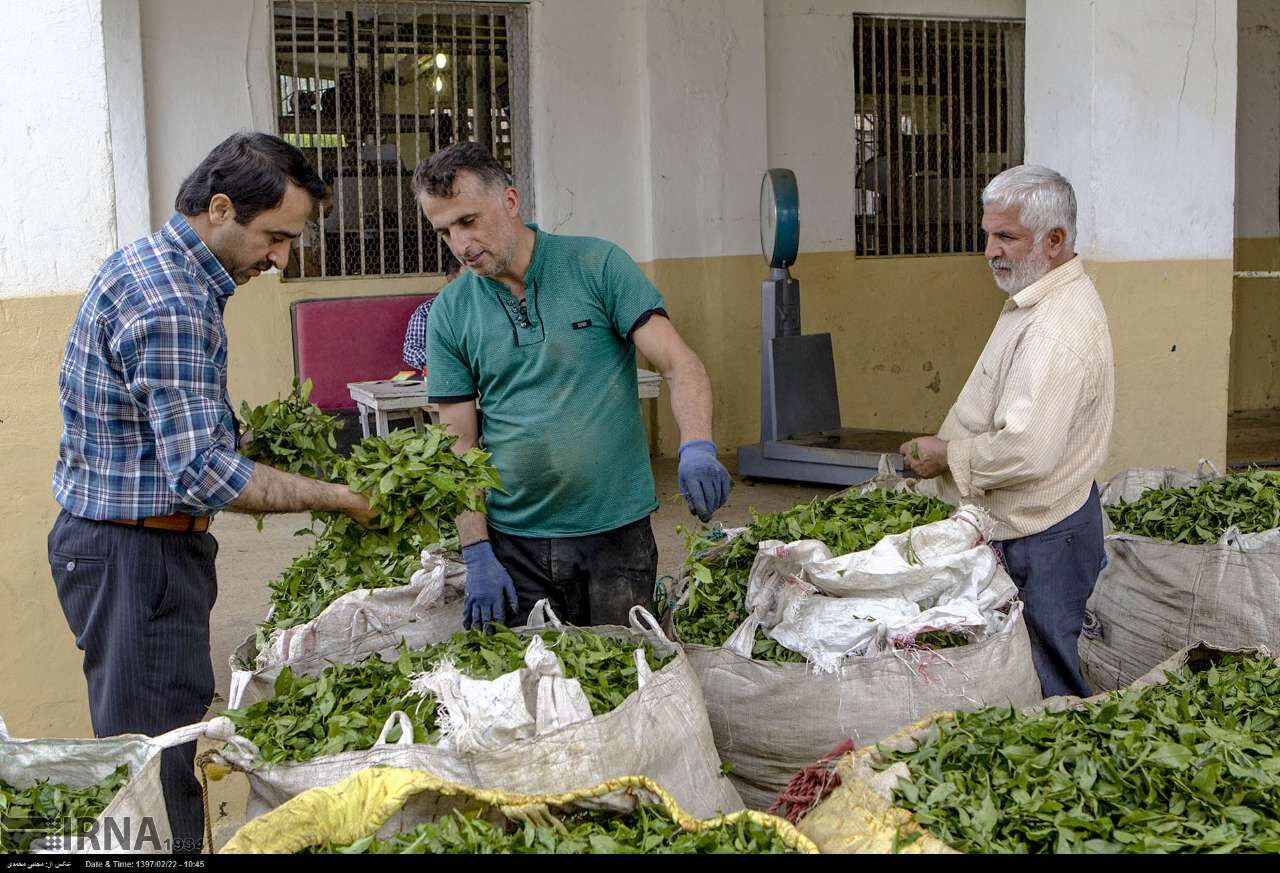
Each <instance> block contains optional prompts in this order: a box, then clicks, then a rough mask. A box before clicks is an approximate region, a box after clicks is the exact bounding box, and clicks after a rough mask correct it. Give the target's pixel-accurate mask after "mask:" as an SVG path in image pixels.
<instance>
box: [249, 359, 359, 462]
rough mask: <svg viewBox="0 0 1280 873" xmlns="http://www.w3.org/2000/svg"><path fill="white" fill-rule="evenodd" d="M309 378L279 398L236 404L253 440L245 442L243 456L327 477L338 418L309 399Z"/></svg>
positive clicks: (334, 450) (334, 454)
mask: <svg viewBox="0 0 1280 873" xmlns="http://www.w3.org/2000/svg"><path fill="white" fill-rule="evenodd" d="M310 397H311V380H310V379H308V380H307V381H305V382H303V383H301V384H299V383H298V380H297V379H294V380H293V390H292V391H290V392H289V396H288V397H285V398H283V399H280V398H277V399H276V400H272V401H271V402H269V403H264V404H263V405H261V406H254V407H250V406H249V404H248V403H241V404H240V417H241V419H243V421H244V424H245V426H246V427H247V428H248V429H249V430H250V432H251V433H252V435H253V439H252V440H250V441H249V442H248V443H246V444H245V446H244V448H243V451H244V455H245V457H247V458H248V459H249V460H251V461H261V462H262V463H264V464H266V465H267V466H269V467H275V468H276V469H277V470H285V471H287V472H290V473H303V474H306V475H308V476H313V477H315V478H318V479H328V478H329V477H330V475H331V473H332V471H333V468H334V465H335V464H336V463H337V461H338V460H339V455H338V452H337V448H338V441H337V439H336V438H335V436H334V434H336V433H337V432H338V431H339V430H341V429H342V421H341V420H340V419H337V418H334V417H333V416H331V415H325V414H324V413H323V412H321V411H320V407H318V406H316V405H315V404H314V403H312V402H311V400H310Z"/></svg>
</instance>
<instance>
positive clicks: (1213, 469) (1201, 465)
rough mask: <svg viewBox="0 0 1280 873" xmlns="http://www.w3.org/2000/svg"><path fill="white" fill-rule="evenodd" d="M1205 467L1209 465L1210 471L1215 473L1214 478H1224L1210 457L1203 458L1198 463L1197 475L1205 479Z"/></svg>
mask: <svg viewBox="0 0 1280 873" xmlns="http://www.w3.org/2000/svg"><path fill="white" fill-rule="evenodd" d="M1205 467H1208V468H1209V471H1210V472H1212V473H1213V478H1215V479H1221V478H1222V474H1221V473H1219V472H1218V468H1217V467H1216V466H1215V465H1214V463H1213V461H1210V460H1209V459H1208V458H1201V459H1200V463H1198V464H1196V475H1197V476H1199V477H1200V478H1202V479H1203V478H1204V469H1205Z"/></svg>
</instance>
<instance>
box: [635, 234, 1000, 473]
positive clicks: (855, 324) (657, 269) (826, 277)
mask: <svg viewBox="0 0 1280 873" xmlns="http://www.w3.org/2000/svg"><path fill="white" fill-rule="evenodd" d="M644 267H645V269H646V271H647V273H648V274H649V277H650V278H651V279H652V280H653V282H654V284H656V285H657V286H658V288H659V290H661V291H662V293H663V295H664V296H665V297H666V299H667V303H668V309H669V311H670V313H671V316H672V318H673V320H674V322H675V324H676V326H677V328H678V329H679V330H680V332H681V334H682V335H683V336H684V337H685V339H686V341H687V342H688V343H689V345H690V346H691V347H692V348H693V349H694V350H695V351H696V352H697V353H698V354H699V355H700V356H701V357H702V359H703V363H705V364H706V366H707V369H708V371H709V372H710V373H711V379H712V387H713V389H714V392H715V437H716V442H717V443H718V444H719V446H720V447H721V449H732V448H736V447H737V446H739V445H743V444H746V443H750V442H755V441H757V440H759V438H760V437H759V435H760V400H759V397H760V353H759V348H760V283H761V281H762V280H763V279H764V278H765V277H766V275H767V272H768V271H767V268H766V267H765V264H764V262H763V261H762V260H761V258H760V257H758V256H747V257H734V258H704V259H690V260H668V261H657V262H654V263H650V264H646V265H644ZM793 275H794V276H795V277H796V278H797V279H799V280H800V285H801V291H800V294H801V317H802V322H803V327H804V331H805V332H806V333H822V332H829V333H831V335H832V345H833V348H834V353H835V360H836V378H837V382H838V387H839V392H840V415H841V419H842V422H843V424H844V425H845V426H846V427H869V428H878V429H883V430H916V431H928V430H936V429H937V427H938V426H939V425H941V424H942V419H943V417H944V416H945V415H946V413H947V410H948V409H949V408H950V407H951V404H952V402H954V400H955V398H956V396H957V395H958V394H959V393H960V389H961V388H962V387H963V386H964V381H965V379H966V378H968V375H969V370H970V369H972V367H973V364H974V362H975V361H976V360H977V359H978V353H979V352H981V351H982V346H983V344H984V343H985V342H986V338H987V336H988V334H989V333H990V332H991V327H992V325H993V324H994V323H995V319H996V317H997V316H998V315H999V313H1000V306H1001V303H1002V301H1003V297H1004V295H1003V294H1002V293H1001V292H1000V290H999V289H997V288H996V287H995V285H994V284H993V283H992V282H991V273H990V270H989V269H988V268H987V266H986V262H985V261H984V260H983V259H982V258H981V257H972V256H971V257H935V258H855V257H854V256H853V255H852V254H849V253H843V252H834V253H806V254H804V255H802V256H801V258H800V260H799V262H798V263H797V265H796V268H795V269H794V270H793ZM658 443H659V448H660V451H661V453H662V454H664V455H672V454H674V453H675V450H676V448H677V447H678V445H679V434H678V431H677V430H676V427H675V422H674V419H673V418H672V417H671V409H670V406H669V405H668V404H666V403H660V404H659V425H658Z"/></svg>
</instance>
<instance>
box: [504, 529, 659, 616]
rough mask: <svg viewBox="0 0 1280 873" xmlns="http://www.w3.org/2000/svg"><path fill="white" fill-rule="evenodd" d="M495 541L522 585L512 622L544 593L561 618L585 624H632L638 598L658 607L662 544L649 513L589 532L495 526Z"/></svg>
mask: <svg viewBox="0 0 1280 873" xmlns="http://www.w3.org/2000/svg"><path fill="white" fill-rule="evenodd" d="M489 541H490V543H492V545H493V553H494V555H495V556H497V558H498V561H499V562H500V563H501V564H502V566H503V567H504V568H505V569H506V571H507V572H508V573H510V574H511V581H512V582H513V583H514V584H515V587H516V598H517V599H518V600H519V606H518V607H517V608H516V614H515V616H514V618H512V619H511V620H510V622H509V623H510V625H511V626H512V627H519V626H520V625H522V624H524V623H525V622H526V621H527V620H528V618H529V610H531V609H533V605H534V604H535V603H537V602H538V601H539V600H542V599H543V598H546V599H547V600H549V601H550V602H551V608H552V609H554V610H555V613H556V615H557V616H559V617H560V619H561V621H565V622H568V623H569V624H574V625H579V626H581V627H591V626H594V625H602V624H617V625H623V626H626V624H627V613H629V612H630V611H631V607H633V606H636V605H637V604H638V605H640V606H643V607H644V608H645V609H647V610H649V611H651V612H652V611H653V586H654V584H655V583H656V581H657V578H658V544H657V543H655V542H654V540H653V527H652V526H651V525H650V524H649V519H648V517H647V516H646V517H645V518H642V519H640V520H639V521H634V522H632V523H631V524H627V525H623V526H622V527H619V528H615V529H614V530H611V531H606V532H604V533H600V534H592V535H590V536H585V537H561V538H542V537H518V536H513V535H512V534H506V533H503V532H502V531H500V530H495V529H494V528H492V527H490V528H489Z"/></svg>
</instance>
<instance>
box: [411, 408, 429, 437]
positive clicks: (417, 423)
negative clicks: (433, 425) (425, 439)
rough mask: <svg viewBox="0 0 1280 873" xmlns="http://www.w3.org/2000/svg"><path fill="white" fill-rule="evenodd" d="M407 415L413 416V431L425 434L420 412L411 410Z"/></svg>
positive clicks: (419, 410)
mask: <svg viewBox="0 0 1280 873" xmlns="http://www.w3.org/2000/svg"><path fill="white" fill-rule="evenodd" d="M409 414H410V415H412V416H413V429H414V430H416V431H417V432H418V433H426V430H427V429H426V427H425V426H424V425H423V423H422V410H421V409H412V410H410V411H409Z"/></svg>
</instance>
